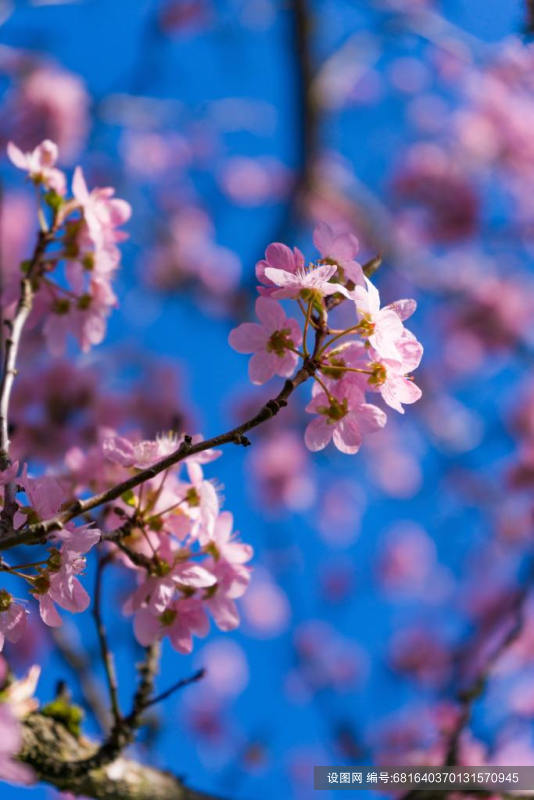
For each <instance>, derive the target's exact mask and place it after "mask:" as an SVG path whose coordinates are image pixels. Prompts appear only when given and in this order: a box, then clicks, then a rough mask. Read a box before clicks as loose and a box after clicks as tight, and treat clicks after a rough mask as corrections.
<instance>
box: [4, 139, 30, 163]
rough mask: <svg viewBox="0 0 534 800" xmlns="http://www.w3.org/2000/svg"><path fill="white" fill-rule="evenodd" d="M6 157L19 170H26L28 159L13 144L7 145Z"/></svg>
mask: <svg viewBox="0 0 534 800" xmlns="http://www.w3.org/2000/svg"><path fill="white" fill-rule="evenodd" d="M7 155H8V157H9V159H10V161H11V162H12V163H13V164H14V165H15V166H16V167H18V168H19V169H28V159H27V158H26V156H25V155H24V153H23V152H22V150H20V149H19V148H18V147H17V145H16V144H13V142H8V144H7Z"/></svg>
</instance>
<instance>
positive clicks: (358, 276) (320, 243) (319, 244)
mask: <svg viewBox="0 0 534 800" xmlns="http://www.w3.org/2000/svg"><path fill="white" fill-rule="evenodd" d="M313 243H314V245H315V247H316V248H317V250H318V251H319V252H320V254H321V255H322V257H323V258H324V259H325V260H327V261H328V262H329V263H334V264H337V265H338V266H339V267H341V269H342V270H343V275H344V276H345V278H346V279H348V280H351V281H352V282H353V283H355V284H356V285H363V284H364V275H363V270H362V267H361V264H359V263H358V262H357V261H355V256H356V255H357V254H358V251H359V249H360V243H359V242H358V239H357V238H356V236H354V234H353V233H335V232H334V231H333V229H332V228H331V227H330V225H327V224H326V223H325V222H321V223H319V225H318V226H317V227H316V228H315V230H314V232H313Z"/></svg>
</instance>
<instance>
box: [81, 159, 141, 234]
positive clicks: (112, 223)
mask: <svg viewBox="0 0 534 800" xmlns="http://www.w3.org/2000/svg"><path fill="white" fill-rule="evenodd" d="M72 194H73V195H74V198H75V200H76V201H77V205H78V206H79V207H80V208H81V209H82V212H83V218H84V221H85V224H86V226H87V231H88V234H89V237H90V238H91V240H92V242H93V244H94V245H95V247H97V248H101V247H105V246H106V245H108V244H110V242H116V241H120V240H121V239H122V238H124V237H123V234H120V233H118V232H117V231H115V228H118V227H119V226H120V225H123V224H124V223H125V222H127V221H128V220H129V219H130V216H131V213H132V209H131V206H130V204H129V203H127V202H126V201H125V200H120V199H119V198H117V197H113V195H114V194H115V190H114V189H112V188H111V187H107V188H104V189H93V190H92V191H89V190H88V188H87V184H86V182H85V178H84V176H83V172H82V170H81V168H80V167H76V169H75V170H74V177H73V179H72Z"/></svg>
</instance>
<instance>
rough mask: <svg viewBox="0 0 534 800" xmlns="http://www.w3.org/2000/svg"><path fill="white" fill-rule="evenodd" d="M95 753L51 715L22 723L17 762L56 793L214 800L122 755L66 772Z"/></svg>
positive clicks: (111, 799) (120, 799) (122, 799)
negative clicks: (71, 765)
mask: <svg viewBox="0 0 534 800" xmlns="http://www.w3.org/2000/svg"><path fill="white" fill-rule="evenodd" d="M96 751H97V747H96V746H95V744H94V743H92V742H90V741H88V740H87V739H85V738H83V737H80V738H77V737H75V736H74V735H73V734H72V733H71V732H70V731H68V730H67V728H66V727H65V725H64V724H63V723H62V722H60V721H58V720H56V719H53V718H52V717H47V716H45V715H43V714H39V713H34V714H30V715H29V717H27V719H26V720H25V721H24V722H23V747H22V751H21V753H20V756H19V758H20V760H21V761H23V762H24V763H26V764H29V766H31V767H33V769H34V770H35V772H36V774H37V777H38V778H39V779H40V780H41V781H44V782H46V783H49V784H52V785H53V786H55V787H57V788H58V789H61V790H63V791H70V792H72V793H73V794H75V795H85V796H87V797H93V798H95V799H96V800H215V798H214V797H213V796H212V795H207V794H204V793H202V792H197V791H195V790H194V789H190V788H188V787H187V786H185V784H184V783H183V781H182V780H181V779H180V778H178V777H176V776H175V775H172V774H171V773H169V772H165V771H163V770H157V769H154V768H152V767H148V766H145V765H144V764H140V763H139V762H137V761H134V760H131V759H128V758H123V757H122V756H119V757H118V758H117V759H115V760H114V761H113V762H112V763H110V764H109V765H107V766H105V767H99V768H96V769H91V770H86V771H84V772H82V773H81V774H79V775H75V776H73V775H72V774H71V773H70V772H69V770H68V766H69V764H70V763H72V762H76V761H86V760H88V759H90V758H91V757H92V756H93V755H94V753H95V752H96Z"/></svg>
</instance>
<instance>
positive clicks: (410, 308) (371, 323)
mask: <svg viewBox="0 0 534 800" xmlns="http://www.w3.org/2000/svg"><path fill="white" fill-rule="evenodd" d="M365 284H366V286H367V290H365V289H364V288H363V287H362V286H357V287H356V288H355V289H354V291H353V292H351V297H352V299H353V300H354V303H355V305H356V311H357V313H358V317H359V319H360V323H359V326H358V333H359V334H360V336H362V337H363V338H364V339H367V341H368V342H369V344H370V345H371V346H372V347H374V349H375V350H376V352H377V353H378V354H379V355H380V356H381V357H383V358H393V359H394V358H398V355H399V353H398V346H397V345H398V342H399V341H400V340H401V339H402V337H403V334H404V326H403V324H402V320H403V319H407V317H409V316H411V314H413V312H414V311H415V301H414V300H398V301H397V302H396V303H392V304H391V305H388V306H384V308H380V295H379V293H378V289H377V288H376V286H374V285H373V284H372V283H371V281H370V280H368V279H367V278H366V279H365Z"/></svg>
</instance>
